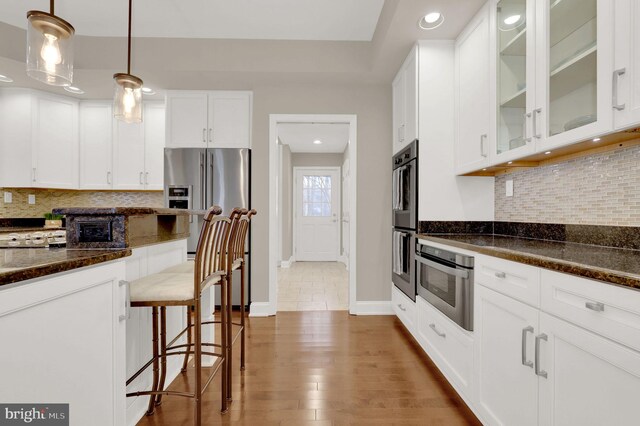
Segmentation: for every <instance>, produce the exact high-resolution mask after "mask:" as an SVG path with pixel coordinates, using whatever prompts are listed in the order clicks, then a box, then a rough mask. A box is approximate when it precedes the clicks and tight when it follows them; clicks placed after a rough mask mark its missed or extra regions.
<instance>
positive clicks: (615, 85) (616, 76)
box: [613, 68, 627, 111]
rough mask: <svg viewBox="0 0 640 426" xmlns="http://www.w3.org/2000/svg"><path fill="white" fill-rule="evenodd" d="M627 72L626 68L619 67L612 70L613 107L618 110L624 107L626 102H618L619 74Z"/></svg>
mask: <svg viewBox="0 0 640 426" xmlns="http://www.w3.org/2000/svg"><path fill="white" fill-rule="evenodd" d="M626 72H627V69H626V68H620V69H619V70H615V71H614V72H613V109H616V110H618V111H622V110H623V109H625V108H626V104H619V103H618V82H619V81H620V76H621V75H624V73H626Z"/></svg>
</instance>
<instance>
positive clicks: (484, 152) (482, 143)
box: [480, 133, 489, 158]
mask: <svg viewBox="0 0 640 426" xmlns="http://www.w3.org/2000/svg"><path fill="white" fill-rule="evenodd" d="M486 142H487V135H486V133H485V134H484V135H480V155H482V156H483V157H485V158H486V157H487V155H489V153H488V152H487V149H486V148H487V147H486Z"/></svg>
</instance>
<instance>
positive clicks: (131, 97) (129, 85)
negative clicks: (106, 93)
mask: <svg viewBox="0 0 640 426" xmlns="http://www.w3.org/2000/svg"><path fill="white" fill-rule="evenodd" d="M113 80H114V81H115V83H116V84H115V88H116V92H115V96H114V97H113V116H114V117H115V118H117V119H118V120H122V121H124V122H125V123H140V122H141V121H142V80H140V79H139V78H138V77H136V76H135V75H131V74H124V73H119V74H114V76H113Z"/></svg>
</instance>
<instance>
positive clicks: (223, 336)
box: [220, 275, 229, 413]
mask: <svg viewBox="0 0 640 426" xmlns="http://www.w3.org/2000/svg"><path fill="white" fill-rule="evenodd" d="M227 327H228V324H227V278H226V276H224V275H223V276H222V280H221V282H220V353H221V354H222V365H221V366H220V370H221V372H220V373H221V379H220V380H221V386H220V388H221V390H222V398H221V404H220V405H221V406H220V411H221V412H222V413H226V412H227V410H228V409H229V402H228V401H227V389H228V388H227V380H228V377H229V371H228V370H227V361H228V358H227V356H228V355H229V354H228V351H227V337H228V332H227Z"/></svg>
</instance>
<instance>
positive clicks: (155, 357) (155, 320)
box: [147, 306, 159, 416]
mask: <svg viewBox="0 0 640 426" xmlns="http://www.w3.org/2000/svg"><path fill="white" fill-rule="evenodd" d="M151 321H152V330H153V331H152V333H153V340H152V342H153V385H152V386H151V390H152V391H154V392H155V391H157V390H158V370H159V363H158V307H157V306H153V307H152V308H151ZM154 400H155V395H150V396H149V408H148V409H147V416H150V415H152V414H153V410H154V408H153V407H154Z"/></svg>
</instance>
